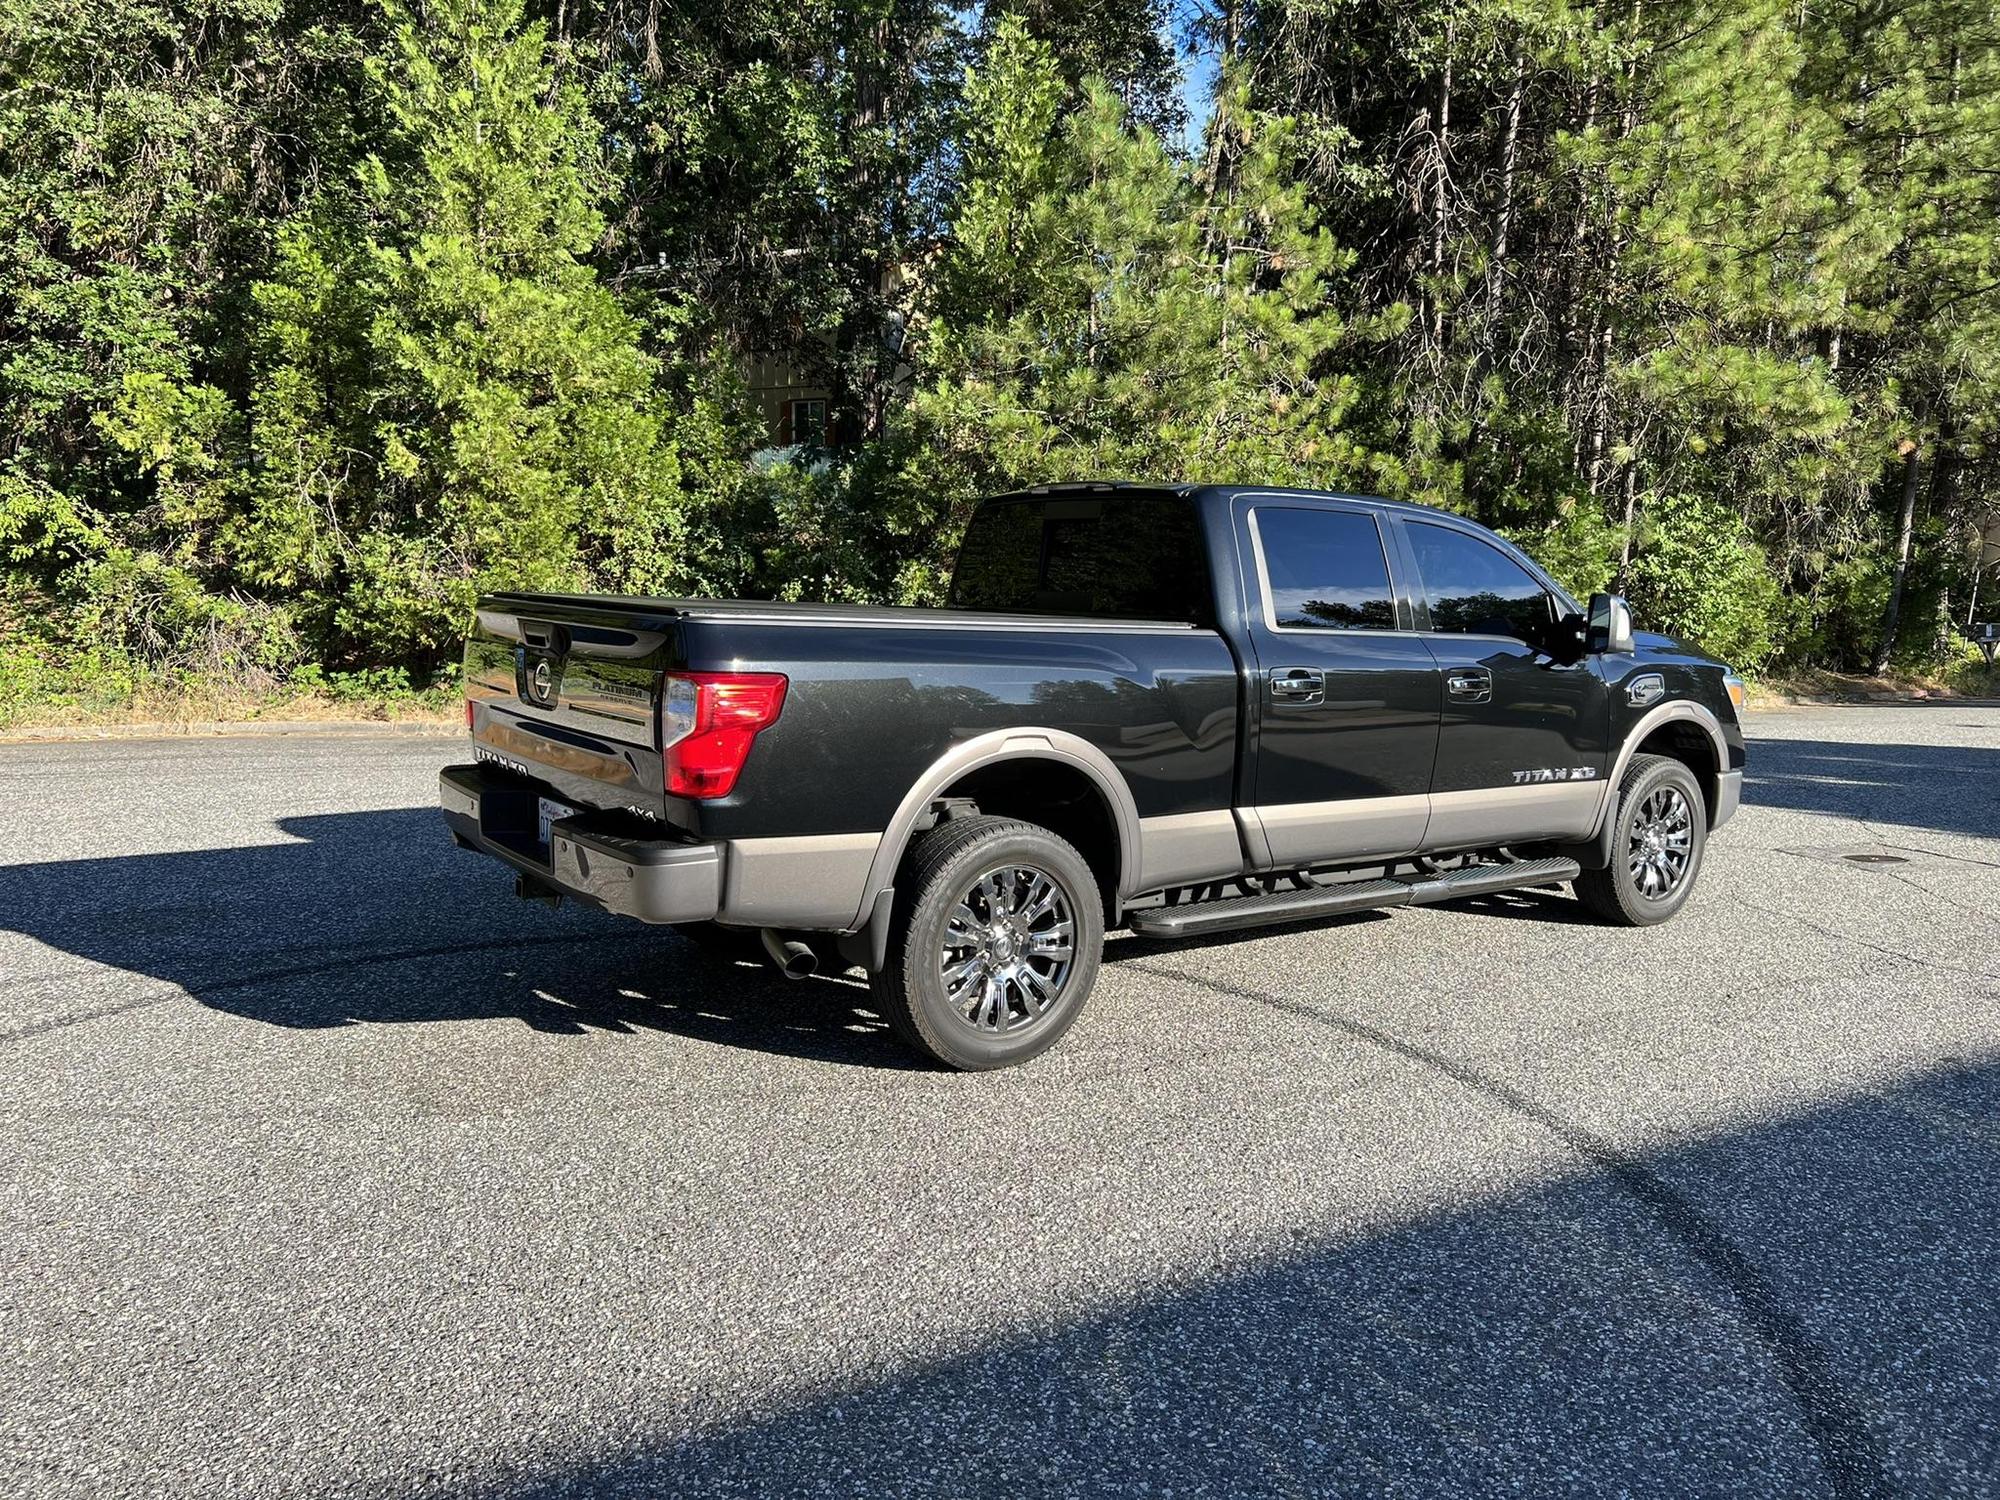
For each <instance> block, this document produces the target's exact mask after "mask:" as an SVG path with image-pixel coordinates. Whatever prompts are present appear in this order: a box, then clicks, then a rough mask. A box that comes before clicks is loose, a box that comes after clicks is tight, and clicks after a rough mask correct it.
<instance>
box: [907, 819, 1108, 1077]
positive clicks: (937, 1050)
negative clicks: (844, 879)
mask: <svg viewBox="0 0 2000 1500" xmlns="http://www.w3.org/2000/svg"><path fill="white" fill-rule="evenodd" d="M991 876H998V877H999V886H998V890H999V891H1000V893H1001V894H1000V896H999V897H998V898H997V900H996V899H995V898H994V897H993V896H992V895H991V891H990V889H989V887H987V885H986V884H985V882H986V880H987V879H988V877H991ZM1023 876H1032V877H1038V878H1039V879H1041V880H1043V881H1046V882H1047V883H1048V886H1049V887H1050V888H1051V889H1053V890H1054V891H1055V892H1056V893H1057V899H1056V904H1055V905H1052V906H1051V907H1050V908H1049V910H1048V911H1046V912H1042V913H1040V914H1038V915H1035V916H1033V917H1032V918H1030V919H1028V920H1025V921H1024V920H1022V919H1023V917H1024V915H1025V914H1026V913H1028V912H1029V911H1030V910H1031V909H1032V908H1033V907H1034V906H1035V905H1036V903H1037V900H1038V899H1039V897H1040V894H1041V890H1042V888H1041V887H1040V886H1037V885H1034V884H1032V882H1031V881H1030V880H1026V879H1024V878H1023ZM961 907H963V908H964V910H965V911H966V912H969V913H970V914H971V915H973V916H974V917H975V918H978V919H979V921H978V923H977V924H975V926H973V927H972V928H971V929H967V928H966V926H965V924H964V922H963V920H962V918H961V917H959V916H958V915H957V914H958V913H959V911H960V909H961ZM1062 912H1067V914H1068V921H1067V924H1066V925H1067V927H1068V928H1069V934H1068V949H1067V952H1068V959H1067V962H1066V964H1065V963H1063V962H1061V961H1060V960H1059V959H1058V958H1057V957H1056V956H1055V953H1054V951H1053V950H1054V948H1055V945H1056V943H1057V941H1058V940H1057V938H1056V936H1055V934H1056V929H1057V928H1059V927H1062V926H1064V925H1065V924H1064V923H1063V922H1062V921H1061V920H1060V914H1061V913H1062ZM989 919H990V920H989ZM1003 929H1004V931H1003ZM968 930H969V931H971V932H973V933H974V934H976V935H977V936H978V941H977V942H973V943H959V942H955V941H953V940H954V939H955V938H956V937H957V936H959V935H961V934H963V933H965V932H967V931H968ZM995 933H1000V934H1001V935H1000V936H997V937H996V936H993V934H995ZM1103 949H1104V903H1103V898H1102V897H1101V896H1100V895H1099V893H1098V889H1097V880H1096V877H1095V876H1093V875H1092V874H1091V871H1090V866H1089V865H1088V864H1087V863H1086V862H1085V861H1084V858H1083V856H1082V855H1081V854H1079V853H1077V852H1076V850H1075V849H1074V848H1073V847H1072V846H1071V845H1070V844H1069V843H1068V842H1066V841H1065V840H1063V839H1060V838H1058V837H1057V836H1056V835H1055V834H1053V833H1051V832H1049V830H1048V829H1046V828H1041V827H1038V826H1036V825H1035V824H1033V823H1023V822H1019V821H1016V820H1015V819H1012V818H993V817H969V818H953V819H951V820H949V821H948V822H945V823H943V824H941V825H939V826H938V827H937V828H935V829H933V830H931V831H930V832H929V833H927V834H925V835H923V837H922V838H921V839H919V840H918V841H917V843H916V844H915V846H914V847H912V849H911V850H910V853H909V855H908V857H907V858H906V859H905V861H904V864H903V869H902V872H901V874H900V876H899V877H898V879H897V882H896V907H895V916H894V918H893V920H892V923H891V926H890V929H889V953H888V963H887V964H886V965H885V966H884V967H883V970H882V972H881V973H879V974H877V975H875V976H873V978H872V979H871V980H870V982H869V983H870V989H871V991H872V992H873V994H874V997H875V1003H876V1005H877V1007H878V1008H879V1009H880V1010H881V1012H882V1015H883V1018H884V1019H886V1020H887V1021H888V1022H889V1024H890V1025H891V1026H893V1027H894V1028H895V1030H896V1034H897V1035H898V1036H900V1037H902V1039H903V1040H904V1041H905V1042H907V1043H909V1044H910V1045H911V1046H912V1047H915V1048H916V1049H917V1050H918V1051H920V1052H922V1053H924V1054H926V1055H927V1056H929V1057H932V1058H934V1059H936V1060H937V1061H938V1062H941V1063H943V1064H944V1065H945V1066H947V1067H951V1068H961V1069H965V1070H968V1071H972V1070H980V1069H986V1068H1006V1067H1012V1066H1013V1065H1014V1064H1016V1063H1022V1062H1026V1061H1027V1060H1028V1059H1029V1058H1031V1057H1035V1056H1037V1055H1039V1054H1040V1053H1042V1052H1046V1051H1047V1050H1048V1049H1049V1048H1050V1047H1053V1046H1054V1045H1055V1044H1056V1043H1057V1042H1058V1041H1060V1040H1061V1039H1062V1035H1063V1033H1064V1032H1066V1031H1068V1030H1069V1028H1070V1026H1071V1025H1072V1024H1073V1023H1074V1022H1075V1020H1076V1018H1077V1015H1078V1013H1079V1012H1080V1011H1082V1009H1083V1004H1084V1001H1085V1000H1087V999H1088V998H1089V997H1090V988H1091V986H1092V985H1093V984H1094V983H1096V980H1097V968H1098V963H1099V960H1100V958H1101V957H1102V954H1103ZM1043 950H1049V951H1043ZM954 954H960V955H968V956H967V957H964V958H961V959H957V960H955V959H954V958H953V955H954ZM954 973H955V974H956V976H957V977H956V979H954V978H952V977H950V976H951V975H952V974H954ZM996 984H997V986H998V990H999V998H998V1000H997V1002H996V1001H995V1000H994V998H993V990H994V986H995V985H996ZM954 985H957V986H959V987H957V988H956V989H954ZM1038 990H1040V991H1044V992H1046V998H1045V999H1042V1000H1041V1001H1040V1004H1039V1008H1038V1006H1037V991H1038Z"/></svg>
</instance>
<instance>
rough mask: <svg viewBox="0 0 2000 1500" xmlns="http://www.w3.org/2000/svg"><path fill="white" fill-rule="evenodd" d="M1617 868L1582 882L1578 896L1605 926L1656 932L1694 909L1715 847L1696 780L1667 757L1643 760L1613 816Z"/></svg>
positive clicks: (1628, 773)
mask: <svg viewBox="0 0 2000 1500" xmlns="http://www.w3.org/2000/svg"><path fill="white" fill-rule="evenodd" d="M1611 816H1612V818H1613V819H1614V820H1615V825H1614V827H1613V829H1612V834H1611V864H1610V866H1609V868H1607V869H1603V870H1585V871H1584V872H1583V873H1582V874H1581V875H1579V876H1577V878H1576V882H1575V883H1576V894H1577V897H1578V898H1579V899H1580V900H1581V901H1582V902H1583V904H1584V905H1585V906H1586V907H1588V908H1589V909H1590V910H1591V912H1592V913H1594V914H1595V915H1596V916H1597V917H1598V918H1600V919H1601V920H1603V921H1606V922H1610V923H1613V924H1614V925H1616V926H1620V927H1651V926H1653V925H1654V924H1655V923H1659V922H1664V921H1666V920H1667V918H1668V917H1671V916H1672V915H1673V914H1674V913H1675V912H1677V911H1679V910H1680V909H1681V907H1683V906H1684V905H1686V904H1687V898H1688V895H1689V893H1690V892H1692V891H1693V890H1694V882H1695V877H1696V876H1697V875H1699V874H1700V873H1701V856H1702V851H1703V850H1704V849H1705V848H1706V847H1707V844H1708V813H1707V809H1706V808H1705V807H1704V805H1703V803H1702V797H1701V786H1700V784H1699V783H1698V782H1696V780H1695V779H1694V773H1693V772H1692V771H1690V770H1689V769H1688V768H1687V767H1686V766H1684V765H1682V764H1681V763H1680V762H1679V761H1677V760H1670V759H1668V758H1667V757H1665V756H1662V755H1635V756H1633V757H1632V762H1631V764H1630V765H1629V766H1627V767H1626V769H1625V778H1624V780H1623V781H1621V782H1620V783H1619V786H1618V804H1617V806H1616V807H1614V808H1613V809H1612V810H1611Z"/></svg>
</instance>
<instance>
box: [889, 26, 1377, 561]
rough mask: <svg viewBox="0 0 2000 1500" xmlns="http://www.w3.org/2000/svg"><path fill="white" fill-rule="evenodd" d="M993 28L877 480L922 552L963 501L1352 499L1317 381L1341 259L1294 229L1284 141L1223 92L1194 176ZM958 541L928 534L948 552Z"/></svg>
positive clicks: (1328, 398) (1342, 332)
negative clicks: (1322, 490)
mask: <svg viewBox="0 0 2000 1500" xmlns="http://www.w3.org/2000/svg"><path fill="white" fill-rule="evenodd" d="M1063 105H1064V94H1063V89H1062V86H1061V81H1060V77H1059V75H1058V73H1057V72H1056V68H1055V59H1054V56H1053V54H1052V51H1051V49H1050V48H1049V46H1048V45H1047V44H1046V43H1043V42H1040V41H1037V40H1036V39H1034V38H1033V37H1031V36H1030V35H1029V34H1028V32H1027V30H1026V28H1025V26H1024V25H1022V24H1021V23H1020V22H1019V21H1018V20H1015V19H1011V18H1010V19H1009V20H1007V21H1006V22H1004V23H1002V25H1001V26H1000V28H999V29H998V32H997V34H996V35H995V37H994V39H993V44H992V46H991V48H990V50H989V52H988V54H987V57H986V60H985V62H984V65H983V66H982V67H981V68H980V69H979V70H978V71H977V72H975V73H974V74H973V75H972V77H971V78H970V79H969V80H968V82H967V86H966V124H965V138H966V165H965V179H964V184H963V187H962V190H961V193H960V196H959V200H958V205H957V214H956V217H955V219H954V221H953V227H954V233H953V238H952V241H951V244H950V245H949V247H948V248H947V250H946V252H945V254H944V256H943V257H942V258H941V260H940V262H939V265H938V268H937V273H936V278H935V283H934V290H933V294H932V296H931V297H930V298H929V299H928V302H927V305H926V307H925V309H924V313H925V316H924V319H923V321H922V322H921V323H920V325H919V333H920V336H921V340H922V342H921V345H920V346H919V358H920V361H921V364H922V367H923V369H924V371H925V378H924V380H923V382H922V383H921V384H920V385H919V386H918V388H917V390H916V391H915V392H914V393H913V395H912V397H911V400H910V403H909V407H908V409H907V412H906V414H905V417H904V419H903V422H902V423H901V424H900V427H899V430H898V433H897V439H898V442H899V449H900V452H901V453H902V455H903V462H902V467H901V469H900V471H899V472H898V474H897V476H896V481H897V483H898V484H899V486H900V488H901V489H902V490H903V491H904V492H906V493H909V494H912V495H917V496H921V497H923V498H924V500H925V501H926V502H927V507H925V508H922V511H921V516H920V520H919V521H916V522H912V523H911V524H910V525H909V528H908V529H909V530H910V531H911V532H923V531H928V529H929V528H930V527H931V526H933V525H937V524H940V523H945V522H946V521H947V518H951V519H956V520H958V521H962V520H963V502H964V501H966V500H968V499H969V498H971V497H973V496H975V495H977V494H979V493H981V492H986V491H991V490H995V489H1002V488H1008V487H1012V486H1016V485H1021V484H1030V483H1038V482H1047V481H1054V480H1063V479H1077V478H1087V477H1102V476H1143V477H1146V478H1154V479H1160V480H1166V481H1175V480H1188V479H1197V478H1208V479H1234V478H1241V479H1253V478H1254V479H1259V480H1263V481H1266V482H1271V483H1294V484H1335V485H1354V484H1366V483H1367V482H1368V481H1369V480H1370V479H1371V478H1372V477H1373V476H1374V475H1375V473H1376V471H1377V467H1378V466H1377V464H1376V461H1375V459H1374V457H1373V455H1372V454H1370V453H1369V451H1368V450H1367V449H1366V448H1365V447H1364V446H1363V445H1362V444H1361V443H1359V442H1358V441H1356V440H1355V439H1354V438H1353V437H1351V436H1350V435H1349V434H1348V433H1347V431H1346V429H1345V422H1346V418H1347V415H1348V411H1349V409H1350V407H1351V406H1352V404H1353V400H1354V384H1353V382H1352V381H1350V380H1347V379H1344V378H1340V377H1337V376H1329V375H1327V374H1325V373H1323V372H1324V370H1325V365H1326V360H1327V358H1328V355H1329V354H1330V353H1331V352H1332V351H1333V350H1335V349H1337V348H1338V347H1340V345H1341V344H1342V343H1343V341H1344V339H1345V338H1346V337H1347V336H1348V335H1347V330H1346V329H1345V328H1344V326H1343V322H1342V319H1341V318H1340V316H1339V314H1338V312H1337V311H1336V310H1335V308H1334V306H1333V304H1332V301H1331V297H1330V286H1331V283H1332V282H1333V281H1334V280H1336V279H1337V278H1338V277H1339V276H1340V275H1341V274H1342V273H1343V272H1344V271H1345V269H1346V266H1347V264H1348V262H1349V257H1348V256H1347V255H1346V254H1344V253H1343V252H1342V251H1341V250H1340V249H1339V248H1338V247H1337V246H1335V244H1334V243H1333V241H1332V238H1331V236H1330V235H1328V234H1327V233H1326V231H1325V230H1324V229H1323V228H1321V227H1320V226H1319V225H1318V224H1317V223H1316V222H1315V221H1314V219H1313V217H1312V216H1311V214H1310V213H1309V212H1308V211H1307V209H1306V206H1305V204H1304V201H1303V197H1302V194H1301V193H1300V191H1299V189H1298V187H1297V184H1296V182H1295V180H1294V178H1293V176H1292V174H1291V172H1290V170H1289V167H1290V154H1289V153H1290V140H1289V135H1288V132H1287V129H1286V127H1285V125H1284V122H1282V121H1279V120H1272V119H1267V118H1264V117H1262V116H1258V115H1256V114H1254V113H1253V112H1251V111H1250V110H1249V109H1248V107H1247V104H1246V93H1245V90H1244V88H1243V87H1242V86H1241V84H1240V83H1232V84H1230V85H1229V86H1227V87H1226V88H1225V90H1224V92H1223V94H1222V96H1221V98H1220V99H1219V101H1218V108H1217V111H1216V115H1215V118H1214V120H1213V122H1212V124H1211V126H1210V131H1211V135H1212V137H1213V149H1212V151H1211V153H1210V155H1209V158H1208V160H1207V161H1206V162H1204V163H1189V162H1185V161H1182V160H1180V159H1179V158H1177V157H1176V156H1175V155H1174V154H1173V153H1172V152H1171V151H1170V150H1169V149H1168V147H1167V146H1166V144H1165V143H1164V142H1163V141H1162V140H1161V139H1160V138H1159V136H1157V135H1156V134H1154V133H1153V132H1152V131H1151V130H1150V129H1149V128H1147V127H1146V126H1144V125H1142V124H1139V123H1137V122H1135V121H1134V120H1133V119H1132V118H1131V116H1130V114H1129V112H1128V111H1127V110H1126V108H1125V106H1124V105H1123V104H1122V103H1121V101H1120V100H1119V99H1118V98H1117V97H1116V96H1115V95H1113V94H1112V93H1110V92H1109V91H1108V90H1106V89H1104V88H1101V87H1092V88H1090V89H1089V90H1088V91H1087V92H1086V93H1085V95H1084V97H1083V98H1082V100H1081V101H1080V103H1079V104H1078V107H1076V108H1075V109H1074V110H1071V111H1068V112H1067V114H1065V112H1064V109H1063ZM952 531H953V528H952V526H950V525H949V524H942V529H940V530H939V531H938V532H937V533H936V535H938V536H939V537H941V538H943V539H946V540H949V539H950V537H951V535H952Z"/></svg>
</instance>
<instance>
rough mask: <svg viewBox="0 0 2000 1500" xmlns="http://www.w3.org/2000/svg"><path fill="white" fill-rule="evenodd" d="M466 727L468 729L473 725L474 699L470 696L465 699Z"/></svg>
mask: <svg viewBox="0 0 2000 1500" xmlns="http://www.w3.org/2000/svg"><path fill="white" fill-rule="evenodd" d="M465 727H466V728H467V729H470V728H471V727H472V700H471V699H470V698H467V699H466V700H465Z"/></svg>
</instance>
